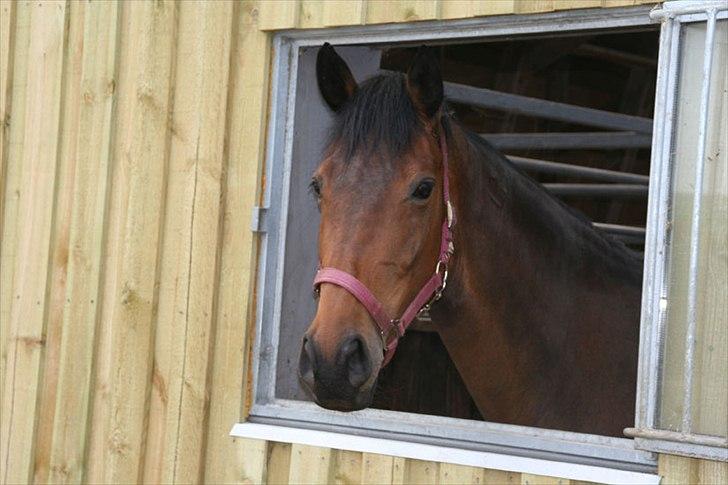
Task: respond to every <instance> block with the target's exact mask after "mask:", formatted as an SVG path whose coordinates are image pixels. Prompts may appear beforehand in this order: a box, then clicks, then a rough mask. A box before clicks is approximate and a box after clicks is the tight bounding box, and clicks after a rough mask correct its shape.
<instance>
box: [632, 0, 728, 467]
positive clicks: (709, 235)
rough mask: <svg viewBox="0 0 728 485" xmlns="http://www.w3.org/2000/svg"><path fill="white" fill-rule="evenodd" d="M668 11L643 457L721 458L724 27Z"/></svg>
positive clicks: (727, 308) (726, 124) (684, 11)
mask: <svg viewBox="0 0 728 485" xmlns="http://www.w3.org/2000/svg"><path fill="white" fill-rule="evenodd" d="M727 9H728V5H726V3H725V2H703V4H701V3H700V2H669V3H667V4H665V6H664V7H663V9H661V10H659V11H655V12H653V16H655V17H656V18H659V19H660V20H662V21H663V23H664V25H663V36H662V41H661V42H662V46H661V54H660V56H661V59H660V63H661V69H662V70H661V73H660V74H661V78H660V82H659V84H658V88H657V99H658V100H660V102H659V104H658V106H657V109H656V116H657V117H658V119H662V120H665V122H664V124H662V125H661V126H660V128H661V131H660V132H659V133H655V145H654V146H655V147H657V148H656V149H655V151H654V154H653V164H654V167H655V168H654V172H653V174H652V177H653V180H654V183H655V184H656V185H657V186H658V187H659V189H658V190H654V191H653V194H652V196H651V199H650V207H649V215H648V217H649V218H651V219H652V220H653V221H654V222H655V223H654V224H653V225H652V226H650V227H649V230H648V235H647V249H646V254H645V257H646V260H647V262H646V265H645V268H646V273H645V283H646V284H645V288H644V291H643V321H642V331H643V341H642V349H641V355H640V360H641V362H640V365H641V370H640V378H639V383H640V389H639V394H638V413H637V426H636V429H634V430H632V431H631V434H632V435H633V436H635V437H636V441H637V445H638V446H639V447H642V448H645V449H650V450H654V451H665V452H670V453H680V454H687V455H691V456H696V457H703V458H711V459H719V460H723V461H726V460H728V448H727V447H728V440H727V439H726V437H727V435H728V423H727V420H728V385H727V384H726V381H725V376H726V375H728V358H727V356H728V344H727V343H726V322H727V321H728V281H727V280H726V278H727V276H726V275H728V255H727V254H726V240H727V238H728V235H727V232H726V231H727V229H728V226H727V224H728V222H727V221H728V199H727V197H728V169H727V166H728V152H727V150H728V143H727V142H726V138H727V137H728V135H727V133H728V76H726V68H727V67H728V65H727V64H726V59H728V20H726V18H727V17H728V16H727V15H726V13H727V12H726V10H727Z"/></svg>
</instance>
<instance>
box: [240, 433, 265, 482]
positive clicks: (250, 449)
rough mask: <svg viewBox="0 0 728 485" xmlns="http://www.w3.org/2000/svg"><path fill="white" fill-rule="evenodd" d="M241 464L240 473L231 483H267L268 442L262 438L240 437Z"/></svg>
mask: <svg viewBox="0 0 728 485" xmlns="http://www.w3.org/2000/svg"><path fill="white" fill-rule="evenodd" d="M236 439H237V440H240V443H239V446H240V448H241V450H242V451H241V465H242V468H240V469H239V470H240V472H241V473H240V475H238V476H237V477H235V479H234V480H232V481H231V482H232V483H245V484H259V483H267V478H266V475H267V457H268V442H267V441H263V440H250V439H240V438H236Z"/></svg>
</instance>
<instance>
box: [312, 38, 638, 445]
mask: <svg viewBox="0 0 728 485" xmlns="http://www.w3.org/2000/svg"><path fill="white" fill-rule="evenodd" d="M316 71H317V80H318V85H319V90H320V92H321V95H322V97H323V99H324V100H325V102H326V103H327V104H328V106H329V107H330V108H331V109H332V110H333V111H334V112H335V114H336V121H335V123H334V127H333V130H332V133H331V138H330V140H329V144H328V148H327V149H326V150H325V152H324V155H323V159H322V161H321V163H320V165H319V167H318V169H317V170H316V172H315V174H314V176H313V178H312V182H311V190H312V192H313V195H314V197H315V199H316V203H317V204H318V205H319V208H320V212H321V225H320V229H319V248H318V249H319V261H320V265H321V268H322V269H321V270H319V273H318V274H317V277H316V280H315V284H316V289H317V291H318V293H319V302H318V309H317V312H316V315H315V317H314V319H313V321H312V322H311V325H310V327H309V328H308V330H307V331H306V333H305V335H304V337H303V342H302V348H301V354H300V361H299V374H300V380H301V382H302V384H303V386H304V388H306V390H307V391H308V392H309V393H310V394H311V395H312V397H313V398H314V399H315V400H316V402H317V403H318V404H319V405H320V406H323V407H325V408H329V409H335V410H340V411H353V410H358V409H363V408H365V407H367V406H369V405H370V404H371V402H372V397H373V394H374V391H375V389H376V383H377V376H378V374H379V371H380V370H381V369H382V367H383V366H384V365H386V363H387V361H388V360H389V358H391V356H392V353H393V352H394V348H396V342H397V339H398V338H399V337H401V336H402V334H403V333H404V330H405V329H406V326H407V325H408V324H409V321H407V320H408V318H409V319H410V320H411V317H413V315H414V313H416V312H417V311H418V310H419V309H420V307H422V306H424V307H426V308H427V307H430V308H429V313H430V316H431V318H432V322H433V325H434V327H435V329H436V330H437V332H438V333H439V335H440V337H441V339H442V341H443V343H444V345H445V347H446V348H447V351H448V353H449V355H450V358H451V359H452V360H453V362H454V363H455V366H456V368H457V370H458V372H459V373H460V375H461V377H462V379H463V381H464V383H465V385H466V387H467V389H468V391H469V393H470V395H471V396H472V398H473V400H474V402H475V404H476V406H477V407H478V410H479V411H480V413H481V414H482V416H483V417H484V419H486V420H488V421H495V422H501V423H510V424H516V425H526V426H537V427H542V428H552V429H560V430H569V431H577V432H586V433H595V434H602V435H612V436H619V435H621V434H622V430H623V428H624V427H627V426H632V425H633V422H634V406H635V386H636V373H637V346H638V327H639V312H640V294H641V283H642V262H641V258H640V257H639V255H637V254H636V253H634V252H632V251H630V250H629V249H628V248H626V247H625V246H624V245H623V244H622V243H621V242H619V241H617V240H614V239H612V238H611V237H610V236H608V235H607V234H605V233H603V232H601V231H600V230H598V229H596V228H595V227H594V226H593V225H592V224H591V222H590V221H589V220H587V219H586V218H585V217H583V216H581V215H580V214H578V213H577V212H576V211H574V210H572V209H570V208H569V207H568V206H566V205H565V204H564V203H563V202H561V201H560V200H558V199H556V198H555V197H554V196H552V195H551V194H549V193H548V192H546V190H545V189H543V187H542V186H541V185H539V184H538V183H536V182H535V181H534V180H532V179H531V178H530V177H528V176H527V175H526V174H524V173H522V172H521V171H520V170H519V169H517V168H516V167H515V166H514V165H512V164H511V163H510V162H509V161H508V159H507V158H506V157H505V156H503V155H502V154H501V153H499V152H498V151H497V150H495V149H494V148H493V147H492V146H491V145H489V144H488V143H487V142H486V141H484V140H483V139H482V138H481V137H479V136H478V135H476V134H474V133H471V132H468V131H467V130H466V129H465V128H464V127H462V126H460V125H459V124H458V123H457V122H456V121H455V120H454V119H453V117H452V116H451V115H450V114H449V113H448V110H447V107H446V103H445V101H444V96H443V82H442V77H441V73H440V69H439V66H438V63H437V60H436V58H435V56H434V53H433V52H432V51H431V50H430V49H428V48H425V47H422V48H420V50H419V51H418V52H417V54H416V56H415V58H414V60H413V62H412V65H411V67H410V68H409V70H408V72H407V73H406V74H402V73H388V74H383V75H377V76H374V77H372V78H370V79H368V80H367V81H365V82H363V83H361V84H358V83H357V82H356V80H355V79H354V77H353V76H352V74H351V71H350V70H349V68H348V66H347V64H346V63H345V61H344V60H343V59H342V58H341V57H339V55H338V54H337V53H336V52H335V50H334V49H333V48H332V47H331V46H330V45H329V44H325V45H324V46H323V47H322V48H321V49H320V51H319V53H318V57H317V66H316ZM443 262H444V264H441V263H443ZM436 266H437V268H436ZM443 267H444V270H443ZM445 283H446V287H445V288H444V289H443V288H442V287H443V286H445ZM428 285H429V286H428ZM423 294H424V296H423ZM435 300H436V301H435ZM413 307H415V308H414V312H413V311H412V308H413ZM408 312H409V313H408ZM403 314H404V315H403ZM399 315H403V317H402V318H400V319H393V320H392V321H391V322H390V323H387V322H388V320H387V319H388V318H389V317H390V316H392V317H393V316H399ZM392 329H394V332H390V331H389V330H392Z"/></svg>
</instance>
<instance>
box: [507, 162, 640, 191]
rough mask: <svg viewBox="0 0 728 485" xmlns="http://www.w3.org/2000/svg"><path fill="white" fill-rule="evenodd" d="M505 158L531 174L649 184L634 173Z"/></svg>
mask: <svg viewBox="0 0 728 485" xmlns="http://www.w3.org/2000/svg"><path fill="white" fill-rule="evenodd" d="M506 157H507V158H508V160H510V161H511V163H513V165H515V166H517V167H518V168H520V169H522V170H528V171H532V172H538V173H551V174H556V175H566V176H574V177H584V178H589V179H591V180H598V181H602V182H623V183H627V184H641V185H648V184H649V183H650V177H649V176H647V175H640V174H636V173H627V172H617V171H614V170H605V169H603V168H592V167H584V166H581V165H571V164H568V163H559V162H551V161H548V160H539V159H536V158H526V157H517V156H514V155H507V156H506Z"/></svg>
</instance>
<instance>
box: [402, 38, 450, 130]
mask: <svg viewBox="0 0 728 485" xmlns="http://www.w3.org/2000/svg"><path fill="white" fill-rule="evenodd" d="M407 91H408V92H409V95H410V98H411V99H412V102H413V103H414V104H415V106H417V108H418V109H420V110H421V111H422V112H423V113H424V114H425V115H426V116H427V117H428V118H432V117H433V116H434V115H435V113H437V110H438V109H440V105H442V98H443V88H442V74H440V64H439V63H438V61H437V57H436V56H435V52H434V50H433V49H431V48H429V47H426V46H422V47H420V48H419V49H418V50H417V54H416V55H415V58H414V60H413V61H412V65H411V66H410V68H409V71H408V72H407Z"/></svg>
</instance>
